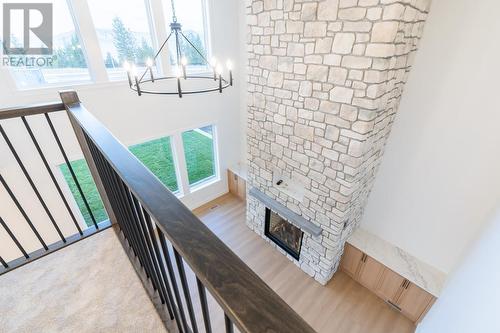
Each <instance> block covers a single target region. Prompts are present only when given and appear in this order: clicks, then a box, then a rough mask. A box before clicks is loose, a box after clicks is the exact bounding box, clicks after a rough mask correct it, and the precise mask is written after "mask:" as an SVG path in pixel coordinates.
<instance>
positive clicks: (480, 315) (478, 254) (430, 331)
mask: <svg viewBox="0 0 500 333" xmlns="http://www.w3.org/2000/svg"><path fill="white" fill-rule="evenodd" d="M490 220H491V221H490V222H491V223H490V225H489V227H488V228H486V230H485V231H484V232H483V234H482V236H481V237H480V238H479V239H478V241H477V242H476V244H475V246H474V247H473V248H472V250H471V251H470V252H469V253H468V255H467V257H466V260H465V261H464V262H463V264H462V265H461V266H460V268H459V269H458V270H457V271H456V272H455V273H454V275H453V278H452V279H451V281H450V282H449V283H448V285H447V287H446V288H445V290H444V291H443V293H442V295H441V298H440V299H438V301H437V302H436V304H435V305H434V306H433V307H432V308H431V310H430V312H429V313H428V314H427V316H426V317H425V318H424V320H423V321H422V323H421V324H420V325H419V327H418V329H417V332H418V333H435V332H439V333H472V332H481V333H497V332H500V321H499V320H498V310H499V309H500V288H499V287H498V281H500V265H498V253H499V252H500V211H497V213H496V214H495V215H493V218H492V219H490Z"/></svg>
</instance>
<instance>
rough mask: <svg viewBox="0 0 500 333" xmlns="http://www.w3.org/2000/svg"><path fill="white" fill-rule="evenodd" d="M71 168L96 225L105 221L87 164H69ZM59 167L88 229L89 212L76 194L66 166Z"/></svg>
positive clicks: (90, 224) (90, 222)
mask: <svg viewBox="0 0 500 333" xmlns="http://www.w3.org/2000/svg"><path fill="white" fill-rule="evenodd" d="M71 166H72V168H73V170H74V171H75V174H76V178H77V179H78V182H79V183H80V186H81V187H82V191H83V194H84V195H85V198H87V201H88V203H89V206H90V209H91V210H92V213H93V214H94V217H95V219H96V221H97V223H99V222H102V221H104V220H106V219H107V218H108V215H107V214H106V210H105V209H104V204H103V203H102V201H101V196H100V195H99V192H98V191H97V187H96V186H95V183H94V180H93V179H92V176H91V175H90V170H89V168H88V166H87V163H86V162H85V160H77V161H73V162H71ZM59 167H60V168H61V172H62V174H63V176H64V179H65V180H66V183H68V186H69V189H70V190H71V193H72V194H73V197H74V198H75V200H76V203H77V204H78V208H80V212H82V215H83V218H84V220H85V223H86V224H87V226H89V227H90V226H92V225H93V222H92V219H91V217H90V214H89V211H88V210H87V208H86V207H85V204H84V202H83V199H82V197H81V195H80V192H78V189H77V187H76V184H75V182H74V180H73V177H71V173H70V172H69V169H68V166H67V165H66V164H61V165H60V166H59Z"/></svg>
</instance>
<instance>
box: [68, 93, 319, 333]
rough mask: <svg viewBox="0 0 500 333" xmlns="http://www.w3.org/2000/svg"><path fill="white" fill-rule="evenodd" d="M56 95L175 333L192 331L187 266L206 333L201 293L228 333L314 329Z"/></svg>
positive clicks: (73, 99) (73, 102)
mask: <svg viewBox="0 0 500 333" xmlns="http://www.w3.org/2000/svg"><path fill="white" fill-rule="evenodd" d="M61 98H62V100H63V102H64V104H65V106H66V110H67V111H68V115H69V118H70V121H71V123H72V125H73V128H74V130H75V133H76V134H77V137H78V140H79V142H80V145H81V148H82V150H83V152H84V155H85V158H86V160H87V163H88V165H89V167H90V168H91V172H92V175H93V177H94V178H95V180H96V183H100V184H102V186H99V187H98V188H99V191H100V192H101V196H102V197H103V200H104V203H105V205H106V209H107V210H108V215H109V216H110V219H111V220H112V221H113V222H116V223H117V225H118V226H119V228H120V230H121V233H122V234H123V236H124V238H125V239H126V244H128V246H129V247H130V248H131V250H132V251H133V257H135V258H137V259H138V261H139V262H140V265H141V266H142V269H143V271H144V272H145V274H146V276H147V278H148V280H149V281H150V283H151V284H152V285H153V287H154V289H155V290H156V291H157V294H158V296H159V297H160V299H161V301H162V303H163V304H165V306H166V308H167V311H168V314H169V317H170V319H172V323H175V327H176V328H177V330H178V331H179V332H194V333H197V332H198V331H199V327H198V321H197V319H198V317H199V316H200V315H198V316H197V313H196V312H195V309H194V306H193V298H192V291H191V290H190V286H189V283H188V281H187V268H188V267H189V269H190V270H191V271H192V272H193V273H194V275H195V276H196V286H197V288H196V289H197V290H198V296H199V299H200V303H201V304H200V305H201V316H202V317H203V318H202V319H203V321H202V322H203V325H204V326H205V331H206V332H212V331H215V330H214V329H213V327H212V323H211V320H210V310H209V308H208V302H207V293H206V291H207V290H208V292H209V293H210V294H211V295H212V296H213V297H214V299H215V300H216V301H217V303H218V304H219V305H220V307H221V308H222V310H223V311H224V318H225V330H226V332H233V324H234V325H236V327H237V328H238V329H239V330H240V331H241V332H253V333H256V332H287V333H291V332H300V333H308V332H314V331H313V329H312V328H311V327H310V326H309V325H308V324H307V323H306V322H305V321H304V320H303V319H302V318H301V317H300V316H299V315H297V314H296V313H295V312H294V311H293V310H292V309H291V308H290V307H289V306H288V305H287V304H286V303H285V302H284V301H283V300H282V299H281V298H280V297H279V296H278V295H277V294H276V293H275V292H274V291H273V290H272V289H271V288H269V287H268V286H267V285H266V284H265V283H264V282H263V281H262V280H261V279H260V278H259V277H258V276H257V275H256V274H255V273H254V272H253V271H252V270H251V269H250V268H249V267H248V266H247V265H246V264H245V263H244V262H243V261H242V260H241V259H239V258H238V257H237V256H236V255H235V254H234V253H233V252H232V251H231V250H230V249H229V248H228V247H227V246H226V245H225V244H224V243H223V242H222V241H221V240H220V239H219V238H218V237H217V236H216V235H215V234H214V233H212V231H210V230H209V229H208V227H207V226H205V225H204V224H203V223H202V222H201V221H200V220H199V219H198V218H197V217H196V216H195V215H193V213H192V212H191V211H190V210H189V209H188V208H187V207H185V206H184V205H183V204H182V203H181V202H180V201H179V200H178V199H177V197H176V196H175V195H173V194H172V193H171V192H170V191H169V190H168V189H167V188H166V187H165V186H163V184H162V183H161V182H160V181H159V180H158V179H157V178H156V177H155V176H154V175H153V174H152V173H151V172H150V171H149V170H148V169H147V168H146V167H145V166H144V165H142V164H141V162H139V160H137V159H136V158H135V157H134V156H133V155H132V154H131V153H130V152H129V151H128V150H127V148H126V147H124V146H123V145H122V144H121V143H120V142H119V141H118V140H117V139H116V138H115V137H114V136H113V135H112V134H111V133H110V132H109V131H108V130H107V129H106V128H105V127H104V126H103V125H102V124H101V123H100V122H99V121H98V120H97V119H96V118H95V117H94V116H93V115H92V114H91V113H90V112H89V111H87V110H86V109H85V107H84V106H83V105H82V104H81V103H80V101H79V99H78V96H77V94H76V93H75V92H72V91H68V92H62V93H61ZM172 257H173V260H174V261H175V265H176V268H177V269H176V271H175V270H174V265H173V263H172ZM186 264H187V266H186ZM186 310H187V311H186ZM186 312H187V313H186ZM200 322H201V321H200ZM217 332H219V331H218V330H217Z"/></svg>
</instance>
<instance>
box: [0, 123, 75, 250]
mask: <svg viewBox="0 0 500 333" xmlns="http://www.w3.org/2000/svg"><path fill="white" fill-rule="evenodd" d="M0 133H1V134H2V136H3V138H4V140H5V142H6V143H7V146H8V147H9V149H10V151H11V153H12V155H14V158H15V159H16V161H17V164H18V165H19V167H20V168H21V170H22V172H23V174H24V176H25V177H26V180H28V183H29V184H30V185H31V188H32V189H33V192H35V195H36V196H37V198H38V200H39V201H40V204H41V205H42V207H43V209H44V210H45V213H46V214H47V216H48V217H49V219H50V221H51V222H52V225H53V226H54V228H55V229H56V231H57V234H58V235H59V237H60V238H61V240H62V241H63V242H64V243H66V238H64V235H63V234H62V232H61V229H59V226H58V225H57V223H56V221H55V220H54V217H53V216H52V213H51V212H50V210H49V208H48V207H47V205H46V204H45V201H44V200H43V198H42V195H41V194H40V192H39V191H38V189H37V187H36V185H35V183H34V182H33V179H31V176H30V175H29V173H28V170H26V167H25V166H24V163H23V162H22V161H21V158H20V157H19V155H18V154H17V151H16V149H15V148H14V146H13V145H12V142H10V139H9V137H8V136H7V133H5V131H4V129H3V127H2V125H0Z"/></svg>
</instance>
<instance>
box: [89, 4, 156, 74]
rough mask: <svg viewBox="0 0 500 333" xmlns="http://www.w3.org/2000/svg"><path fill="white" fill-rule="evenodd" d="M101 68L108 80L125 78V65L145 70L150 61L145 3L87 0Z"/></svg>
mask: <svg viewBox="0 0 500 333" xmlns="http://www.w3.org/2000/svg"><path fill="white" fill-rule="evenodd" d="M88 4H89V7H90V13H91V15H92V19H93V21H94V27H95V29H96V33H97V38H98V40H99V44H100V46H101V51H102V57H103V60H104V65H105V67H106V70H107V72H108V76H109V79H110V80H122V79H125V78H126V72H125V71H124V70H123V64H124V62H125V61H127V62H129V63H134V64H136V65H137V70H138V72H139V73H141V72H142V71H144V70H145V66H146V61H147V59H148V58H153V57H154V53H155V50H154V47H153V39H152V37H151V36H152V32H151V29H150V19H149V13H148V9H147V7H146V4H147V2H145V1H138V0H106V1H102V0H88Z"/></svg>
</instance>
